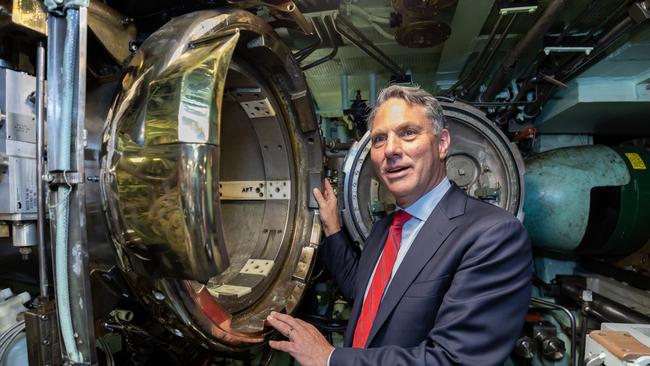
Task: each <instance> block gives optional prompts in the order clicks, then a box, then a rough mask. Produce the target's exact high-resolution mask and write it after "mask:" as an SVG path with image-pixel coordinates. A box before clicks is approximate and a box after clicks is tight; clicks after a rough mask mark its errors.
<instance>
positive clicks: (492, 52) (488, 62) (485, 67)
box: [467, 13, 517, 92]
mask: <svg viewBox="0 0 650 366" xmlns="http://www.w3.org/2000/svg"><path fill="white" fill-rule="evenodd" d="M516 19H517V13H515V14H513V15H512V17H510V20H509V21H508V24H506V27H505V28H504V29H503V31H502V32H501V35H500V36H499V40H498V41H497V44H496V46H494V47H493V48H492V49H491V50H490V54H489V55H488V57H487V59H486V61H485V62H484V63H483V65H482V66H481V68H480V70H479V73H478V75H477V76H476V77H475V78H474V80H473V81H472V83H471V84H470V85H469V86H468V87H467V90H468V91H470V92H471V89H473V88H474V86H476V83H478V82H480V81H481V80H482V79H483V76H485V72H486V71H487V70H488V69H489V68H490V65H491V64H492V60H493V59H494V56H495V55H496V53H497V51H498V50H499V48H501V45H502V44H503V41H504V40H505V39H506V36H507V35H508V32H509V31H510V28H512V25H513V24H514V23H515V20H516Z"/></svg>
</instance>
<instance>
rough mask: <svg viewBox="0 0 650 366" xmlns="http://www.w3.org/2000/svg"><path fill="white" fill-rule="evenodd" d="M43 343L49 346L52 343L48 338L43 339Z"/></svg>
mask: <svg viewBox="0 0 650 366" xmlns="http://www.w3.org/2000/svg"><path fill="white" fill-rule="evenodd" d="M42 343H43V344H44V345H46V346H49V345H50V341H49V340H47V339H43V341H42Z"/></svg>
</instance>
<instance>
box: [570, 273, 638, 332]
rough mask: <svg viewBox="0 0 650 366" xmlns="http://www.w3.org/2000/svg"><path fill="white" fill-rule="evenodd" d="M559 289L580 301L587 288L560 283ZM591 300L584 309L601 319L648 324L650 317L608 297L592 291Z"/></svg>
mask: <svg viewBox="0 0 650 366" xmlns="http://www.w3.org/2000/svg"><path fill="white" fill-rule="evenodd" d="M560 289H561V290H562V292H563V293H564V294H565V295H567V296H569V297H570V298H572V299H574V300H576V301H578V302H580V303H582V302H583V300H582V292H583V291H585V290H587V289H586V288H583V287H581V286H577V285H574V284H570V283H561V284H560ZM592 299H593V300H592V301H589V303H588V304H587V306H585V309H584V310H585V311H586V312H587V313H589V314H592V315H594V316H596V317H598V318H601V319H602V320H606V321H608V322H613V323H639V324H650V317H648V316H646V315H644V314H641V313H639V312H638V311H636V310H633V309H630V308H628V307H627V306H625V305H622V304H619V303H617V302H615V301H613V300H610V299H609V298H606V297H604V296H602V295H599V294H597V293H595V292H592Z"/></svg>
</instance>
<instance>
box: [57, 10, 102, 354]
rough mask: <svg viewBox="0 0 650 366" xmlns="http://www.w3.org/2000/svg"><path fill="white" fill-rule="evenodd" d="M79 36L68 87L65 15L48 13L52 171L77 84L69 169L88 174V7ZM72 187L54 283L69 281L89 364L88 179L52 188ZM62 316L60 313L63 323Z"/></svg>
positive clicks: (81, 343) (91, 342) (76, 325)
mask: <svg viewBox="0 0 650 366" xmlns="http://www.w3.org/2000/svg"><path fill="white" fill-rule="evenodd" d="M78 19H79V20H78V23H77V24H75V26H76V27H77V30H76V34H78V39H77V41H78V42H77V45H78V46H77V47H76V51H75V52H74V54H73V57H74V59H75V60H76V61H75V68H74V70H73V79H74V85H72V86H71V85H64V81H63V79H62V77H61V75H60V72H59V70H60V67H61V65H62V64H63V62H64V61H63V60H64V52H63V44H64V39H65V28H66V22H67V21H66V18H64V17H60V16H56V15H54V14H52V13H50V14H49V16H48V29H49V37H48V53H47V61H48V67H47V70H48V75H47V80H48V83H47V87H48V104H47V105H48V108H47V121H48V150H47V152H48V170H52V171H57V170H59V169H60V168H61V167H60V166H57V164H56V163H55V162H56V161H57V160H59V159H58V158H57V157H56V155H57V154H56V153H54V151H58V150H59V149H58V148H56V147H55V146H54V145H56V144H59V143H61V142H62V141H60V139H59V137H58V136H57V134H56V131H57V130H58V129H59V128H61V126H60V124H59V123H60V121H61V114H62V100H61V95H63V93H62V90H63V89H64V88H73V89H72V94H73V107H72V136H73V139H72V140H71V145H72V147H71V156H70V159H71V162H70V170H71V171H73V172H76V173H78V174H79V176H83V175H84V153H85V150H84V146H85V142H86V141H85V135H86V133H85V124H84V122H85V108H86V105H85V97H86V41H87V39H86V31H87V10H86V8H84V7H82V8H80V9H79V18H78ZM61 186H67V187H69V188H70V191H69V192H70V210H69V212H70V213H69V217H68V222H69V231H68V253H69V255H68V272H69V273H70V274H71V275H69V276H67V278H57V277H56V276H55V278H54V285H55V286H59V284H60V282H61V281H69V296H70V309H68V310H69V311H70V314H71V316H72V326H73V330H74V333H75V334H76V336H75V341H76V347H77V349H78V350H79V352H80V354H81V358H82V362H84V363H93V362H96V357H97V356H96V353H95V337H94V330H93V322H92V311H93V309H92V300H91V292H90V282H89V276H90V271H89V270H88V245H87V232H86V204H85V201H86V197H85V196H86V190H85V181H84V180H80V181H79V182H78V183H75V184H72V183H70V182H68V183H64V184H61V185H56V184H55V185H53V186H52V187H51V188H52V190H53V191H52V192H53V193H54V191H56V188H58V187H61ZM59 196H61V195H60V194H56V195H55V194H52V195H51V197H57V198H53V199H52V201H53V202H52V203H51V205H52V206H56V205H57V204H59V202H61V201H59V200H58V199H60V197H59ZM58 225H59V223H57V222H56V220H51V221H50V228H51V234H52V236H51V237H55V234H56V231H57V229H58V227H57V226H58ZM61 319H62V316H61V315H59V322H61Z"/></svg>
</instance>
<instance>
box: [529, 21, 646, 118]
mask: <svg viewBox="0 0 650 366" xmlns="http://www.w3.org/2000/svg"><path fill="white" fill-rule="evenodd" d="M634 25H635V23H634V22H633V21H632V18H630V17H629V16H628V17H625V19H623V20H621V21H620V22H619V23H618V24H616V25H615V26H614V28H612V29H611V30H610V31H609V32H607V33H606V34H605V35H603V36H602V37H601V38H600V39H598V41H597V42H596V45H595V47H594V50H593V51H592V52H591V53H590V54H589V56H579V57H578V58H577V59H574V60H573V61H571V63H570V64H569V65H568V66H567V65H564V66H562V69H563V70H570V71H568V72H566V73H563V74H562V75H561V76H560V77H559V80H560V81H562V82H566V81H568V80H570V79H571V78H573V77H574V75H575V74H576V73H578V72H579V71H580V70H581V69H583V68H584V67H585V66H586V65H589V63H590V62H591V61H593V60H594V59H596V58H597V57H598V56H600V55H601V54H602V53H603V52H604V51H605V50H607V48H609V47H610V46H611V45H612V43H613V42H615V41H616V40H617V39H618V38H619V37H620V36H622V35H623V34H624V33H625V32H627V31H628V30H629V29H630V28H631V27H632V26H634ZM555 88H556V86H555V85H549V86H548V87H547V88H546V89H543V90H541V91H540V92H539V94H538V95H537V100H536V101H535V102H534V103H532V104H529V105H528V106H527V107H526V109H525V113H526V114H529V115H531V114H534V113H535V112H536V111H537V110H539V108H540V107H541V106H542V104H544V103H545V102H546V101H547V100H548V98H549V97H550V96H551V93H552V92H553V90H555Z"/></svg>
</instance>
